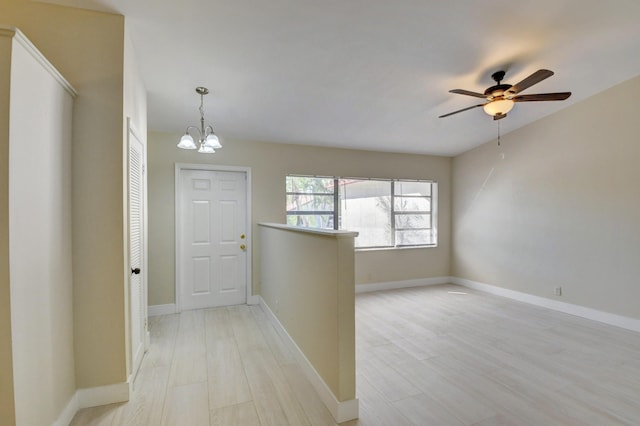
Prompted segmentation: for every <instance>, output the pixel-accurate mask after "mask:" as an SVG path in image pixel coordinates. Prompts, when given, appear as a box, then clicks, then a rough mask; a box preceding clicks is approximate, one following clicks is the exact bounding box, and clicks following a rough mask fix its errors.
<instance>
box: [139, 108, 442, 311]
mask: <svg viewBox="0 0 640 426" xmlns="http://www.w3.org/2000/svg"><path fill="white" fill-rule="evenodd" d="M194 119H195V120H197V115H196V116H194ZM186 124H190V123H185V125H186ZM179 137H180V135H177V134H168V133H156V132H150V133H149V151H148V153H149V173H148V179H149V273H150V274H149V304H150V305H162V304H168V303H174V298H175V288H174V282H175V268H174V266H175V265H174V264H175V254H174V232H175V231H174V185H175V184H174V179H175V178H174V164H175V163H176V162H178V163H198V162H201V163H204V162H206V163H208V164H220V165H234V166H247V167H251V169H252V177H253V183H252V185H253V188H252V189H253V199H252V218H253V223H254V226H253V231H254V232H253V234H254V236H255V235H257V234H256V225H255V224H256V223H259V222H276V223H284V221H285V176H286V175H287V174H289V173H294V174H295V173H298V174H316V175H325V176H350V177H379V178H407V179H433V180H437V181H438V183H439V204H438V205H439V223H438V234H439V245H438V247H436V248H423V249H411V250H397V251H390V250H387V251H383V252H373V251H370V252H369V251H368V252H357V254H356V283H357V284H362V283H369V282H384V281H402V280H409V279H417V278H428V277H439V276H448V275H449V255H450V248H449V239H450V233H449V227H450V225H449V223H450V219H449V218H450V208H449V205H450V174H451V159H450V158H447V157H434V156H427V155H410V154H391V153H382V152H371V151H356V150H345V149H335V148H319V147H309V146H300V145H285V144H274V143H258V142H241V141H230V140H225V139H224V135H221V140H222V144H223V145H224V148H222V149H221V150H219V151H218V152H216V153H215V154H212V155H208V156H207V155H204V154H198V153H196V152H195V151H186V150H181V149H178V148H176V143H177V140H178V139H179ZM257 247H258V246H257V244H255V242H254V244H253V245H252V250H253V252H252V254H253V270H254V271H258V265H259V264H260V263H259V262H260V252H259V249H258V248H257ZM258 279H259V277H258V276H257V274H255V273H254V277H253V292H254V294H258V293H259V281H258Z"/></svg>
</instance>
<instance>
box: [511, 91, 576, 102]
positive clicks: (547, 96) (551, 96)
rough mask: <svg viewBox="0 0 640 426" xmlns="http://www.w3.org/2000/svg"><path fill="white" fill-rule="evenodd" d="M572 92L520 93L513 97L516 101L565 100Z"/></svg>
mask: <svg viewBox="0 0 640 426" xmlns="http://www.w3.org/2000/svg"><path fill="white" fill-rule="evenodd" d="M569 96H571V92H559V93H539V94H537V95H520V96H514V97H513V98H511V100H513V101H514V102H538V101H564V100H565V99H567V98H568V97H569Z"/></svg>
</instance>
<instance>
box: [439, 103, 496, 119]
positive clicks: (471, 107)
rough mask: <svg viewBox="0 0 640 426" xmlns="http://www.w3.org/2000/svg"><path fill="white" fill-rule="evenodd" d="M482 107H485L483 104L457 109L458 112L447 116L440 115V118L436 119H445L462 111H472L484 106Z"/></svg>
mask: <svg viewBox="0 0 640 426" xmlns="http://www.w3.org/2000/svg"><path fill="white" fill-rule="evenodd" d="M484 105H485V104H478V105H473V106H470V107H467V108H463V109H459V110H458V111H453V112H450V113H449V114H445V115H441V116H440V117H438V118H445V117H448V116H450V115H453V114H457V113H459V112H463V111H467V110H470V109H473V108H478V107H481V106H484Z"/></svg>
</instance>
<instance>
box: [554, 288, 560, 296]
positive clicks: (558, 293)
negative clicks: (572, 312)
mask: <svg viewBox="0 0 640 426" xmlns="http://www.w3.org/2000/svg"><path fill="white" fill-rule="evenodd" d="M553 294H555V295H556V296H562V287H556V288H554V289H553Z"/></svg>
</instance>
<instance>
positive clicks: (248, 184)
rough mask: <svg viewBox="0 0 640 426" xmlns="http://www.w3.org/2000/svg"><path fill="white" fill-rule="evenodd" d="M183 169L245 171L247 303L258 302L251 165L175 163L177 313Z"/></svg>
mask: <svg viewBox="0 0 640 426" xmlns="http://www.w3.org/2000/svg"><path fill="white" fill-rule="evenodd" d="M183 170H202V171H211V172H237V173H244V174H245V176H246V191H245V192H246V194H245V196H246V200H245V202H246V204H245V206H246V207H245V208H246V210H247V214H246V219H245V220H246V223H245V229H246V231H245V232H246V236H247V245H248V246H249V250H247V251H246V252H245V253H246V254H247V259H246V260H247V261H246V265H245V267H246V281H247V282H246V303H247V304H248V305H253V304H256V301H255V300H253V296H252V293H253V279H252V274H251V271H252V252H253V238H252V232H251V227H252V223H253V222H252V220H251V198H252V197H251V167H241V166H221V165H217V164H201V163H175V200H174V205H175V219H174V229H175V244H174V246H175V265H176V271H175V281H174V287H175V300H176V302H175V303H176V309H175V310H176V313H178V312H182V300H180V299H181V297H180V289H179V287H178V284H179V282H180V274H181V272H182V270H181V267H182V266H181V265H180V259H179V257H180V250H181V249H182V247H181V246H180V244H181V243H180V241H181V235H180V220H181V212H180V198H181V197H180V195H181V190H180V188H181V185H180V184H181V181H180V173H181V172H182V171H183Z"/></svg>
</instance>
